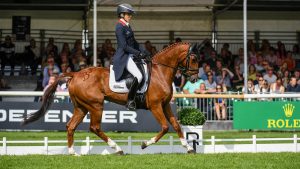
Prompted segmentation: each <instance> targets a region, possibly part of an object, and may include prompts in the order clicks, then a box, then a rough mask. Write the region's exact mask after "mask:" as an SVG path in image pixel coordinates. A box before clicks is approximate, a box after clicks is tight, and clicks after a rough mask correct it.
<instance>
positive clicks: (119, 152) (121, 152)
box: [116, 150, 124, 155]
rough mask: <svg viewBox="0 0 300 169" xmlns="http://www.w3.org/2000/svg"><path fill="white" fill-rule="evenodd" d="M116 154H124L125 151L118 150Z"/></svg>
mask: <svg viewBox="0 0 300 169" xmlns="http://www.w3.org/2000/svg"><path fill="white" fill-rule="evenodd" d="M116 155H124V152H123V151H122V150H121V151H118V152H116Z"/></svg>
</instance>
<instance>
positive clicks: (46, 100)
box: [22, 72, 74, 125]
mask: <svg viewBox="0 0 300 169" xmlns="http://www.w3.org/2000/svg"><path fill="white" fill-rule="evenodd" d="M73 75H74V73H72V72H71V73H64V74H62V75H60V76H58V78H57V79H56V80H55V81H54V82H53V84H52V85H50V86H49V87H48V88H47V89H46V91H45V92H44V95H43V96H42V106H41V108H40V109H39V110H38V111H36V112H34V113H31V114H30V115H28V116H27V115H24V119H23V122H22V125H26V124H29V123H32V122H34V121H36V120H38V119H40V118H41V117H42V116H44V115H45V114H46V113H47V110H48V109H49V108H50V106H51V104H52V103H53V100H54V94H55V92H56V88H57V86H58V83H59V82H60V81H61V80H62V79H63V78H65V77H70V78H72V77H73Z"/></svg>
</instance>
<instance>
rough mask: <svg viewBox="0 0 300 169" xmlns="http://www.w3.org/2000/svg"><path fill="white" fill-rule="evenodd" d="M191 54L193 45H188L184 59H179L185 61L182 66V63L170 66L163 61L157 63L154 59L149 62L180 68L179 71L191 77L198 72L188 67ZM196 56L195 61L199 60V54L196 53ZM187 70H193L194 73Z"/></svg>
mask: <svg viewBox="0 0 300 169" xmlns="http://www.w3.org/2000/svg"><path fill="white" fill-rule="evenodd" d="M192 54H194V53H193V46H190V47H189V50H188V52H187V55H186V57H185V59H184V60H183V61H181V62H184V61H185V62H186V63H185V66H182V65H180V66H170V65H167V64H164V63H159V62H154V61H152V62H151V63H152V64H156V65H161V66H165V67H168V68H171V69H176V70H177V69H178V70H181V73H182V74H183V75H184V76H186V77H191V76H192V75H194V74H197V73H198V69H191V68H190V59H191V55H192ZM196 58H197V61H198V60H199V56H198V55H196ZM188 72H195V73H192V74H189V73H188Z"/></svg>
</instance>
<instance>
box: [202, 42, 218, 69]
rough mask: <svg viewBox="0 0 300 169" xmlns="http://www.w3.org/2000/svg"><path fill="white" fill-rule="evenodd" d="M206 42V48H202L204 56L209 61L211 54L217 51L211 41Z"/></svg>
mask: <svg viewBox="0 0 300 169" xmlns="http://www.w3.org/2000/svg"><path fill="white" fill-rule="evenodd" d="M204 41H205V44H204V47H203V48H202V52H203V54H204V58H205V60H207V59H209V58H210V55H211V52H212V51H215V49H214V48H213V46H212V44H211V41H210V40H208V39H205V40H204ZM207 63H208V62H207ZM208 64H209V63H208Z"/></svg>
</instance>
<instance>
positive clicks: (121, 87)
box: [109, 64, 149, 93]
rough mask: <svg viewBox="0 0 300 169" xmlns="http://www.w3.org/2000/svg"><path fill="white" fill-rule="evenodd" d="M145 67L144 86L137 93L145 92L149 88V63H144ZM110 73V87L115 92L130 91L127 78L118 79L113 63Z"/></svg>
mask: <svg viewBox="0 0 300 169" xmlns="http://www.w3.org/2000/svg"><path fill="white" fill-rule="evenodd" d="M143 66H144V69H145V77H144V79H145V80H144V84H143V87H142V88H141V89H140V90H138V91H137V93H145V92H146V91H147V88H148V85H147V84H148V80H149V75H148V71H147V64H143ZM109 69H110V73H109V88H110V90H112V91H113V92H116V93H128V92H129V89H128V88H127V86H126V81H125V80H120V81H116V79H115V72H114V70H113V65H110V68H109Z"/></svg>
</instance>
